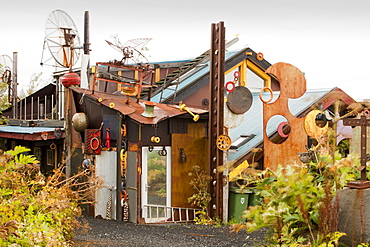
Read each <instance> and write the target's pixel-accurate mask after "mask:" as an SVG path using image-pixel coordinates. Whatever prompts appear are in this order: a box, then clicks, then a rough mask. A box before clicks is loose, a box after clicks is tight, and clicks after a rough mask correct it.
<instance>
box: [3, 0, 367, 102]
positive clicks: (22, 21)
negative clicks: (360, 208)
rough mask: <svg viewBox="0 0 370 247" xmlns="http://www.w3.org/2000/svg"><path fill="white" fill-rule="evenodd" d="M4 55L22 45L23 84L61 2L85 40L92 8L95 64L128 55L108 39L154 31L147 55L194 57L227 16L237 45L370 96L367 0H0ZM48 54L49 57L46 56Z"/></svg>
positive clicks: (311, 79) (310, 82) (310, 83)
mask: <svg viewBox="0 0 370 247" xmlns="http://www.w3.org/2000/svg"><path fill="white" fill-rule="evenodd" d="M0 2H1V3H2V4H1V7H0V18H1V22H0V31H1V39H0V55H3V54H6V55H9V56H11V57H12V56H13V52H18V83H19V84H20V86H24V85H27V84H28V82H29V80H30V78H31V76H32V74H34V73H39V72H43V74H44V75H43V76H44V78H48V77H49V76H50V75H51V71H52V69H51V68H50V67H45V66H44V67H41V66H40V61H41V54H42V46H43V40H44V36H45V22H46V19H47V17H48V16H49V14H50V13H51V12H52V11H53V10H56V9H61V10H64V11H65V12H67V13H68V15H69V16H71V18H72V19H73V20H74V22H75V23H76V26H77V28H78V31H79V33H80V37H81V39H82V40H83V18H84V12H85V11H89V13H90V43H91V49H92V51H91V64H95V62H106V61H109V60H113V59H117V60H120V59H121V58H122V56H121V54H120V53H118V52H117V51H116V50H114V49H113V48H111V47H110V46H109V45H108V44H107V43H106V42H105V40H111V38H110V37H111V35H112V34H118V35H119V37H120V40H121V42H122V43H124V42H125V41H127V40H129V39H134V38H153V40H152V41H150V42H149V43H148V44H147V47H148V48H149V53H148V54H149V55H150V57H149V61H150V62H158V61H168V60H180V59H185V58H192V57H196V56H198V55H200V54H201V53H203V52H204V51H206V50H208V49H209V48H210V33H211V24H212V23H218V22H219V21H224V22H225V27H226V39H227V40H231V39H233V38H234V37H235V35H237V34H239V38H240V41H239V42H238V43H237V44H236V45H234V46H233V47H232V48H231V49H236V48H243V47H246V46H249V47H250V48H252V49H253V50H254V51H256V52H262V53H263V54H264V57H265V59H266V60H267V61H269V62H270V63H272V64H274V63H277V62H286V63H290V64H292V65H294V66H296V67H297V68H299V69H300V70H301V71H303V72H304V73H305V75H306V79H307V87H308V88H311V89H313V88H332V87H339V88H341V89H342V90H344V91H345V92H347V93H348V94H349V95H350V96H352V97H353V98H355V99H356V100H361V99H369V98H370V73H369V72H370V61H369V59H368V58H369V57H370V46H369V45H370V14H369V13H370V1H368V0H228V1H226V0H224V1H221V0H186V1H174V0H155V1H148V0H142V1H133V0H131V1H124V0H116V1H113V0H104V1H96V0H90V1H75V0H74V1H71V0H61V1H50V0H33V1H28V0H23V1H20V0H12V1H5V0H0ZM47 55H48V54H46V55H45V56H47Z"/></svg>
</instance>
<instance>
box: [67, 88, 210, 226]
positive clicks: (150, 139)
mask: <svg viewBox="0 0 370 247" xmlns="http://www.w3.org/2000/svg"><path fill="white" fill-rule="evenodd" d="M68 90H70V91H71V97H70V99H71V102H70V104H71V119H72V127H73V128H71V129H70V133H71V137H70V138H71V142H72V143H71V145H72V146H74V147H75V148H76V149H80V150H81V151H80V153H81V154H83V155H84V156H85V157H84V158H85V159H87V158H88V159H90V160H91V161H92V163H93V165H95V167H96V173H97V175H98V176H99V177H101V178H102V179H103V180H104V186H103V187H102V189H101V190H100V191H99V192H98V194H97V204H96V206H95V210H94V215H95V216H98V215H100V216H101V217H103V218H114V219H117V220H119V217H123V214H125V215H126V218H124V219H127V215H128V220H129V221H132V222H137V223H152V222H166V221H189V220H192V219H194V213H195V207H194V206H193V205H191V204H190V203H189V202H188V198H189V197H190V196H192V194H193V193H194V190H193V188H192V186H191V185H190V184H189V182H190V179H191V178H190V177H189V176H188V174H189V172H191V171H192V167H193V166H199V167H200V168H201V169H205V168H206V167H205V164H206V162H205V161H206V159H207V149H208V148H207V141H206V139H207V133H206V120H207V111H205V110H202V109H195V108H188V110H189V111H190V110H191V113H192V114H194V116H197V117H196V119H195V118H194V116H192V115H191V114H190V113H188V112H187V111H185V110H180V106H169V105H166V104H161V103H156V104H152V102H148V101H142V100H139V101H137V99H133V98H130V97H128V96H125V95H122V94H121V95H117V94H109V93H104V92H99V91H95V92H94V91H92V90H87V89H82V88H70V89H68ZM76 114H77V115H78V114H84V115H86V119H88V124H87V125H86V128H85V129H83V130H82V129H78V128H77V129H78V130H79V131H76V130H75V127H74V126H76V125H78V126H79V125H80V124H79V123H78V122H77V121H76V120H73V118H74V117H73V116H77V115H76ZM195 114H196V115H195ZM198 118H199V119H198ZM194 119H195V120H196V121H194ZM79 164H81V163H77V165H79ZM73 165H75V164H73ZM126 196H128V199H127V197H126ZM117 197H119V198H121V200H118V201H121V202H122V205H123V203H125V202H127V204H128V205H127V206H128V211H127V207H126V210H125V208H123V212H122V207H120V206H118V207H117V206H116V201H117V200H116V198H117ZM108 204H110V205H111V207H108V208H107V205H108ZM117 215H118V217H117ZM120 215H121V216H120Z"/></svg>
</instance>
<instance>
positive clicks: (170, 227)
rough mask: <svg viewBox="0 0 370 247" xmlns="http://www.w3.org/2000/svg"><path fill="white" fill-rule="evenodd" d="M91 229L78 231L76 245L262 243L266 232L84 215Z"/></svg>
mask: <svg viewBox="0 0 370 247" xmlns="http://www.w3.org/2000/svg"><path fill="white" fill-rule="evenodd" d="M82 220H85V221H87V222H88V224H89V225H90V227H91V229H88V230H78V231H76V232H75V237H74V242H75V244H74V246H94V247H95V246H104V247H108V246H112V247H113V246H114V247H116V246H117V247H118V246H166V247H167V246H199V247H201V246H263V245H264V244H263V243H264V242H266V241H265V235H266V232H265V231H264V230H260V231H257V232H253V233H250V234H248V233H246V232H245V231H241V232H239V233H233V232H230V230H229V227H228V226H222V227H214V226H204V225H195V224H165V225H164V224H161V225H158V224H156V225H138V224H134V223H127V222H116V221H111V220H102V219H94V218H91V217H87V218H84V219H82Z"/></svg>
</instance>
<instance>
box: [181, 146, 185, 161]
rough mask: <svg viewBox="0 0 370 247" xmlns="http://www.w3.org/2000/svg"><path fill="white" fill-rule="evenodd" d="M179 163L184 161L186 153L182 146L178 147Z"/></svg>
mask: <svg viewBox="0 0 370 247" xmlns="http://www.w3.org/2000/svg"><path fill="white" fill-rule="evenodd" d="M180 163H186V154H185V151H184V149H183V148H180Z"/></svg>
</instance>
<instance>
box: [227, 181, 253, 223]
mask: <svg viewBox="0 0 370 247" xmlns="http://www.w3.org/2000/svg"><path fill="white" fill-rule="evenodd" d="M229 191H230V193H229V220H235V221H236V222H238V223H242V222H245V218H243V212H244V211H245V210H246V209H247V208H248V206H249V197H250V195H251V194H252V191H251V190H250V189H243V190H242V189H239V188H230V190H229Z"/></svg>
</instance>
